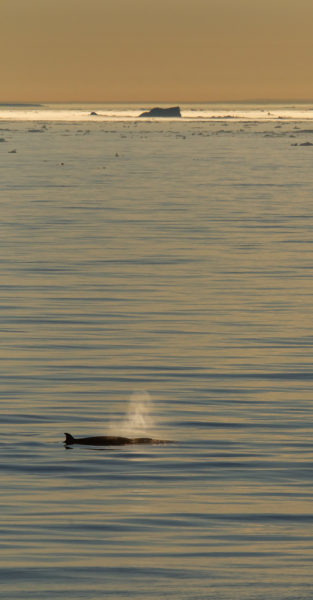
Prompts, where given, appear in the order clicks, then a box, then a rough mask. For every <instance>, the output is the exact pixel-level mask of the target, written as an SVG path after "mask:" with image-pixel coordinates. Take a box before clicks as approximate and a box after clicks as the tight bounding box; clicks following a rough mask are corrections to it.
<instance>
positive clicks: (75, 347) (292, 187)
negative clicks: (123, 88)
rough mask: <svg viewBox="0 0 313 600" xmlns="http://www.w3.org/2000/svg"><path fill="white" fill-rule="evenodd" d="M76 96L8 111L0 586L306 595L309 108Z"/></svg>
mask: <svg viewBox="0 0 313 600" xmlns="http://www.w3.org/2000/svg"><path fill="white" fill-rule="evenodd" d="M143 108H144V107H143ZM91 109H92V107H91ZM220 110H222V109H220ZM227 110H228V111H229V107H228V108H227ZM262 110H264V108H263V109H262ZM270 110H272V109H268V111H267V112H270ZM299 110H300V109H299ZM86 114H88V113H85V121H84V120H83V119H82V120H81V122H79V123H78V122H76V121H71V122H68V121H66V120H63V121H62V120H60V121H57V120H56V119H55V117H54V119H52V118H51V119H50V120H49V119H48V118H47V119H46V120H45V121H44V120H43V119H42V115H41V116H40V114H39V117H38V118H37V120H36V121H37V122H33V123H30V122H27V121H26V120H19V119H18V118H16V119H15V120H14V118H13V117H10V118H7V119H6V120H5V119H4V117H3V113H2V112H1V114H0V117H2V119H3V120H2V121H1V122H0V138H1V140H2V142H1V143H0V153H1V166H0V181H1V222H0V227H1V238H0V239H1V258H0V276H1V277H0V281H1V293H0V308H1V355H0V358H1V436H0V444H1V492H0V494H1V512H0V532H1V535H0V591H1V593H2V595H3V597H4V598H5V599H6V600H27V599H32V600H36V599H40V600H57V599H59V598H60V599H61V598H62V600H63V599H64V598H66V599H71V600H78V599H86V600H87V599H88V600H100V599H102V598H106V599H107V600H115V599H117V600H119V599H120V600H126V599H130V600H139V599H140V600H143V599H144V600H146V599H150V598H151V599H153V598H155V599H158V600H159V599H164V600H206V599H208V598H210V599H214V600H215V599H216V600H263V599H266V600H311V598H312V595H313V585H312V584H313V575H312V572H313V571H312V560H313V529H312V525H313V510H312V499H313V498H312V497H313V488H312V484H313V469H312V450H313V447H312V429H313V425H312V423H313V418H312V417H313V409H312V387H313V369H312V359H313V352H312V348H313V329H312V291H313V283H312V268H313V260H312V258H313V255H312V239H313V238H312V217H313V212H312V197H313V175H312V173H313V170H312V165H313V148H311V147H309V146H308V147H302V146H300V145H299V144H301V143H304V142H312V143H313V123H312V121H311V122H308V120H309V121H310V119H309V117H310V115H309V117H308V116H307V113H306V117H305V118H306V121H300V120H299V114H296V112H295V113H294V119H293V118H291V117H290V116H289V117H288V118H285V119H282V120H279V116H281V115H276V116H275V118H274V119H269V120H267V121H266V122H263V121H262V120H260V119H257V118H254V117H256V115H254V117H251V116H247V115H246V117H247V118H246V119H245V120H242V121H237V120H232V119H226V115H224V113H223V115H224V116H225V119H224V120H223V118H221V119H217V120H214V119H211V118H209V117H208V119H207V120H201V119H200V120H199V122H198V121H197V120H196V119H194V120H190V119H182V120H181V121H167V120H166V121H163V122H160V121H155V122H152V121H143V120H142V121H137V120H136V119H135V118H132V120H130V121H127V120H126V119H124V120H121V119H120V120H117V122H113V121H114V119H111V121H110V120H109V119H104V118H103V119H100V120H91V119H89V117H87V116H86ZM217 114H221V113H217ZM284 114H285V113H284ZM312 117H313V114H312V113H311V119H312ZM23 118H24V119H25V115H24V117H23ZM297 119H298V120H297ZM294 144H298V146H295V145H294ZM14 150H16V152H14ZM12 151H13V152H12ZM65 431H68V432H70V433H72V434H73V435H77V436H79V435H81V436H85V435H99V434H106V433H117V434H118V433H121V432H123V433H125V434H126V433H129V434H137V433H138V432H139V433H143V434H145V435H151V436H156V437H161V438H163V439H171V440H174V441H175V443H174V444H167V445H164V446H163V445H162V446H131V447H120V448H119V447H114V448H99V447H98V448H95V447H84V446H74V447H72V448H68V449H66V448H65V447H64V445H63V439H64V433H63V432H65Z"/></svg>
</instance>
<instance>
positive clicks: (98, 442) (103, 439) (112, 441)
mask: <svg viewBox="0 0 313 600" xmlns="http://www.w3.org/2000/svg"><path fill="white" fill-rule="evenodd" d="M64 435H65V440H64V444H65V445H66V446H72V445H73V444H83V445H85V446H124V445H126V444H167V443H169V440H155V439H153V438H148V437H140V438H128V437H122V436H118V435H96V436H92V437H86V438H74V437H73V436H72V435H71V434H70V433H65V434H64Z"/></svg>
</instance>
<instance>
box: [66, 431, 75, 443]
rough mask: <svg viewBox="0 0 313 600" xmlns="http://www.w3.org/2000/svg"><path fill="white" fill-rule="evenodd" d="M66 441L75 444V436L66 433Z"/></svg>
mask: <svg viewBox="0 0 313 600" xmlns="http://www.w3.org/2000/svg"><path fill="white" fill-rule="evenodd" d="M64 435H65V443H66V444H73V443H74V442H75V439H74V438H73V436H72V435H71V434H70V433H65V434H64Z"/></svg>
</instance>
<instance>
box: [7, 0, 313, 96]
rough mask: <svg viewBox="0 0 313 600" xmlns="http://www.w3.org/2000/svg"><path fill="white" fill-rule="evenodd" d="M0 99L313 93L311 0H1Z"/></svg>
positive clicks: (299, 94)
mask: <svg viewBox="0 0 313 600" xmlns="http://www.w3.org/2000/svg"><path fill="white" fill-rule="evenodd" d="M0 20H1V36H0V70H1V71H0V72H1V84H0V102H44V101H45V102H142V101H147V102H153V101H154V102H171V103H179V102H216V101H240V100H277V101H281V100H309V101H310V100H313V35H312V23H313V1H312V0H0Z"/></svg>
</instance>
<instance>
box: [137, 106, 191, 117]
mask: <svg viewBox="0 0 313 600" xmlns="http://www.w3.org/2000/svg"><path fill="white" fill-rule="evenodd" d="M139 117H181V114H180V108H179V106H170V107H169V108H160V107H159V106H156V107H155V108H151V110H148V111H146V112H143V113H141V115H139Z"/></svg>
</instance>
